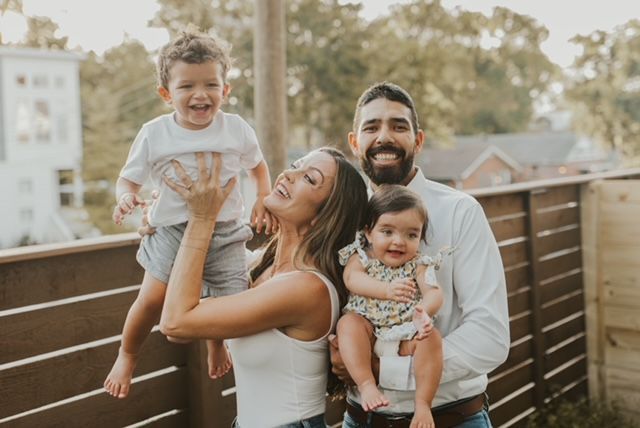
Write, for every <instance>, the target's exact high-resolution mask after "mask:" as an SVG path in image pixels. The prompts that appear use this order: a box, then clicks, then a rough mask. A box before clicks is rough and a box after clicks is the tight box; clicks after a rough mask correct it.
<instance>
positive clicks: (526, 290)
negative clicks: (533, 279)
mask: <svg viewBox="0 0 640 428" xmlns="http://www.w3.org/2000/svg"><path fill="white" fill-rule="evenodd" d="M508 305H509V316H514V315H518V314H520V313H522V312H526V311H528V310H530V309H531V288H530V287H523V288H521V289H519V290H518V291H516V292H515V293H510V294H509V297H508Z"/></svg>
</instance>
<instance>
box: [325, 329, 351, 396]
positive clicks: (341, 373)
mask: <svg viewBox="0 0 640 428" xmlns="http://www.w3.org/2000/svg"><path fill="white" fill-rule="evenodd" d="M329 353H330V354H331V372H332V373H333V374H334V375H336V376H337V377H338V379H340V381H341V382H344V383H345V384H347V385H355V383H354V382H353V379H351V376H350V375H349V372H348V371H347V368H346V367H345V365H344V362H343V361H342V356H341V355H340V349H339V348H338V336H336V335H335V334H330V335H329Z"/></svg>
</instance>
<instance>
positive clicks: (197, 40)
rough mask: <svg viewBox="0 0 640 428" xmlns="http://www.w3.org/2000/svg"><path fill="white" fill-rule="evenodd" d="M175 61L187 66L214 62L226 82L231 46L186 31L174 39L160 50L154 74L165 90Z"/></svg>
mask: <svg viewBox="0 0 640 428" xmlns="http://www.w3.org/2000/svg"><path fill="white" fill-rule="evenodd" d="M177 61H184V62H186V63H187V64H204V63H206V62H209V61H214V62H216V63H218V65H219V66H220V67H221V68H222V70H220V71H221V74H222V79H223V80H224V81H225V82H226V80H227V73H228V72H229V69H230V68H231V65H232V63H233V60H232V58H231V45H230V44H229V43H227V42H226V41H225V40H223V39H221V38H219V37H216V36H212V35H209V34H205V33H201V32H198V31H194V30H193V29H187V30H186V31H183V32H182V33H181V34H180V35H179V36H178V37H177V38H176V39H174V40H172V41H171V42H169V43H167V44H166V45H164V46H163V47H162V49H160V54H159V55H158V63H157V65H156V72H157V74H158V85H159V86H161V87H163V88H167V87H168V86H169V78H170V75H169V72H170V71H171V67H173V65H174V64H175V63H176V62H177Z"/></svg>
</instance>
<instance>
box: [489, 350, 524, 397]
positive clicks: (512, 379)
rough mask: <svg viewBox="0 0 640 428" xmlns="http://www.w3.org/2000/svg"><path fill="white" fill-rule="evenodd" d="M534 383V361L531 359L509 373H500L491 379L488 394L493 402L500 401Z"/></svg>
mask: <svg viewBox="0 0 640 428" xmlns="http://www.w3.org/2000/svg"><path fill="white" fill-rule="evenodd" d="M533 381H534V380H533V359H531V360H529V361H528V362H526V363H524V364H522V366H520V367H518V368H516V369H514V370H512V371H509V372H508V373H500V374H498V375H497V376H495V377H494V378H493V379H491V380H490V381H489V385H488V387H487V393H488V394H489V397H491V399H492V400H494V401H499V400H501V399H503V398H504V397H506V396H507V395H509V394H512V393H514V392H515V391H517V390H518V389H520V388H522V387H523V386H525V385H526V384H528V383H530V382H533Z"/></svg>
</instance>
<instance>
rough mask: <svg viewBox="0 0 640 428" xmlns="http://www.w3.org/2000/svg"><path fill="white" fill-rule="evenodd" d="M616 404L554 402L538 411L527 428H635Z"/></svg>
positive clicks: (584, 400)
mask: <svg viewBox="0 0 640 428" xmlns="http://www.w3.org/2000/svg"><path fill="white" fill-rule="evenodd" d="M636 426H637V425H636V424H634V423H633V422H632V421H630V420H629V419H627V418H626V417H625V416H624V415H622V413H621V412H620V410H619V409H618V407H617V406H616V405H615V404H612V405H608V404H606V403H601V402H593V401H591V402H590V401H589V400H587V399H585V398H582V399H580V400H578V401H577V402H570V401H567V400H553V401H551V402H549V404H547V405H546V406H545V407H544V408H543V409H541V410H539V411H536V412H535V413H533V414H532V415H531V416H529V419H528V421H527V424H526V427H527V428H603V427H616V428H634V427H636Z"/></svg>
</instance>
